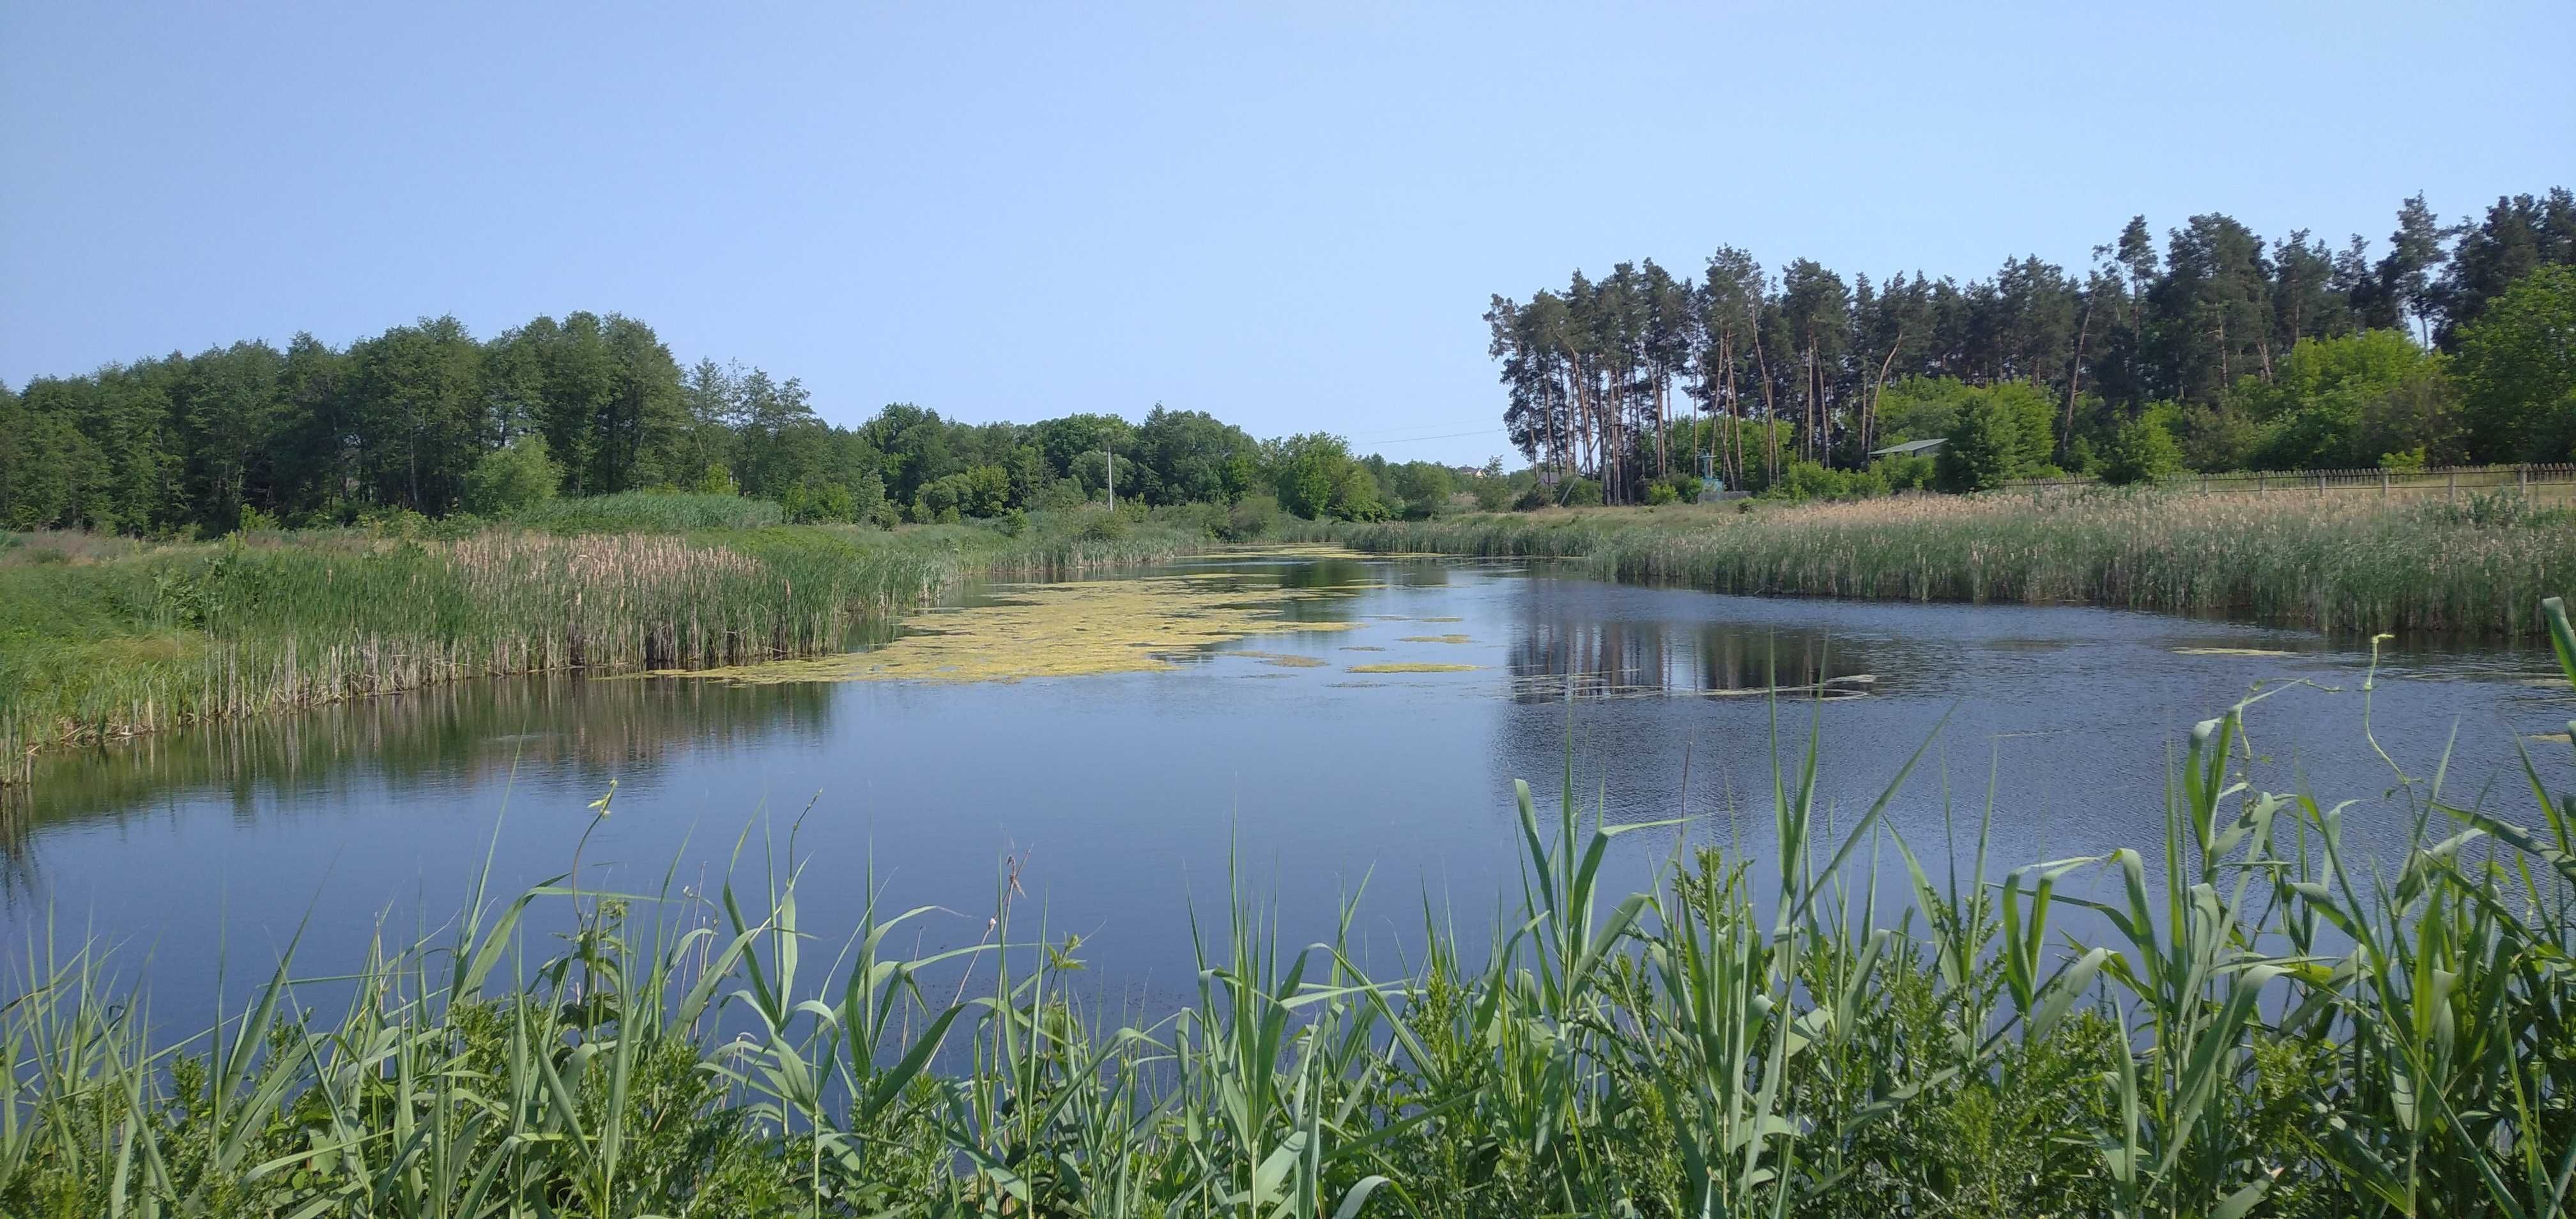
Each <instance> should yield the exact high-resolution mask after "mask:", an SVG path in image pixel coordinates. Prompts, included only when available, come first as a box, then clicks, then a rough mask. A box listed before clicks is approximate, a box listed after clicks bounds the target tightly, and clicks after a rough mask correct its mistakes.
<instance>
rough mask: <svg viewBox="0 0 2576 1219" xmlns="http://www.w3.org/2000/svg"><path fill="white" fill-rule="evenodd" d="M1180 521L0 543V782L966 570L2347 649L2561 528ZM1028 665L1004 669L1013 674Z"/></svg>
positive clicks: (2551, 514) (809, 646)
mask: <svg viewBox="0 0 2576 1219" xmlns="http://www.w3.org/2000/svg"><path fill="white" fill-rule="evenodd" d="M1240 516H1241V514H1240V513H1234V512H1229V511H1227V510H1224V509H1219V508H1215V507H1213V506H1209V505H1176V506H1167V507H1157V508H1152V509H1147V508H1145V507H1143V506H1142V505H1135V504H1130V505H1128V506H1126V507H1125V508H1124V509H1122V510H1119V511H1115V512H1113V511H1110V510H1107V509H1104V508H1101V507H1098V506H1092V507H1076V508H1071V509H1065V510H1060V511H1047V512H1038V513H1028V514H1019V515H1017V516H1014V517H1012V518H1009V519H1007V520H1005V521H1002V522H982V523H974V524H949V525H936V524H934V525H917V526H906V527H903V528H900V529H896V530H892V531H888V530H882V529H878V528H875V527H873V526H854V525H835V524H807V525H795V524H787V523H785V522H784V520H783V518H782V517H781V515H780V513H779V511H778V509H777V506H776V505H774V504H769V503H766V502H764V501H759V500H751V499H745V498H742V497H737V496H721V495H700V494H686V493H646V492H637V493H627V494H623V495H618V496H606V497H597V498H594V499H551V500H545V501H542V502H540V503H537V504H534V505H532V506H530V507H529V508H528V509H526V510H525V511H524V512H523V513H522V514H521V515H519V516H517V517H515V518H514V519H512V520H510V521H505V522H478V521H474V520H471V519H468V518H455V519H451V520H448V521H432V520H428V519H426V518H420V517H416V516H395V517H392V518H389V519H387V520H385V521H381V522H379V523H376V524H373V525H370V526H368V527H363V528H339V529H320V530H302V531H276V530H245V531H238V532H235V533H233V534H230V535H227V536H226V537H225V538H224V539H223V540H221V541H217V542H205V543H147V542H142V541H139V540H132V539H118V538H109V537H101V536H98V535H93V534H80V533H58V534H31V535H16V536H14V537H13V536H10V535H0V539H5V540H0V643H5V644H6V646H0V763H5V764H0V786H10V785H14V784H15V783H17V782H18V781H21V780H23V779H24V778H25V777H26V774H27V772H28V770H29V769H31V768H32V759H33V757H34V755H35V754H36V753H37V752H38V751H40V750H43V749H47V748H52V747H56V746H63V745H82V744H96V743H100V742H107V741H115V740H121V739H125V738H129V737H132V736H136V735H139V734H143V733H148V732H154V731H159V730H162V729H166V728H170V727H175V726H179V725H184V724H191V723H200V722H205V721H209V720H217V719H228V718H239V717H244V716H252V715H261V714H267V713H271V712H281V711H292V710H296V709H301V708H307V707H313V706H319V705H323V704H328V703H333V702H339V701H344V700H347V699H353V698H365V697H372V696H377V695H384V694H393V693H399V692H402V691H406V690H413V689H418V688H421V687H424V686H427V685H431V684H435V683H439V682H445V681H453V680H459V679H463V678H472V677H490V676H503V675H511V674H524V673H543V672H558V671H580V672H587V673H592V674H597V675H615V674H627V673H638V672H650V671H693V670H719V669H721V670H728V671H739V670H741V668H742V667H744V666H750V665H757V664H761V663H766V662H774V661H781V660H799V659H807V660H810V659H814V658H819V657H829V656H831V655H834V654H837V653H843V652H847V651H849V650H850V649H852V648H853V647H856V646H858V645H860V644H862V643H865V642H868V641H869V640H871V639H873V638H875V637H876V636H877V635H880V634H882V633H883V632H885V631H887V630H889V629H890V623H891V619H892V618H893V616H895V615H898V614H901V613H903V612H905V611H907V610H909V609H911V608H913V607H915V606H917V605H919V604H921V603H922V602H924V601H927V600H928V599H930V598H931V597H933V596H935V595H936V594H937V593H938V591H939V590H940V589H942V588H944V587H946V586H948V585H949V584H951V583H952V582H954V581H956V580H957V579H959V578H960V577H962V576H966V575H970V574H992V575H1014V574H1019V575H1031V576H1036V577H1040V578H1045V577H1050V576H1057V575H1063V574H1068V573H1071V572H1075V571H1080V570H1083V569H1086V568H1094V567H1101V566H1110V565H1120V564H1141V563H1149V562H1154V561H1159V560H1165V559H1171V558H1175V557H1178V556H1181V555H1184V554H1188V553H1191V552H1193V551H1198V550H1201V549H1204V548H1207V547H1210V546H1215V545H1220V544H1246V543H1252V542H1256V541H1259V540H1264V539H1266V540H1269V541H1271V542H1275V543H1290V544H1301V543H1325V544H1330V545H1334V546H1340V547H1344V548H1347V549H1349V550H1351V551H1354V552H1361V553H1381V554H1383V553H1407V554H1444V555H1460V556H1511V557H1530V558H1561V559H1569V560H1574V561H1577V562H1580V563H1582V564H1584V565H1585V567H1586V570H1588V571H1589V572H1590V573H1591V574H1593V575H1595V576H1598V577H1600V578H1604V579H1612V580H1621V581H1632V582H1641V583H1670V584H1678V585H1684V586H1688V587H1692V588H1698V589H1703V590H1707V591H1711V592H1720V593H1736V594H1751V595H1796V596H1815V597H1840V598H1859V599H1876V600H1890V601H1917V602H1965V603H1974V604H1988V603H2023V604H2059V603H2069V602H2073V603H2083V604H2090V605H2099V606H2105V607H2110V608H2120V609H2135V610H2147V611H2153V612H2162V613H2172V614H2180V615H2194V616H2204V617H2229V618H2237V619H2244V620H2251V621H2254V622H2258V623H2262V624H2265V625H2272V626H2284V627H2298V628H2306V629H2312V630H2317V631H2320V632H2323V633H2325V634H2328V635H2331V636H2341V637H2344V638H2347V639H2349V638H2355V637H2360V636H2364V635H2368V634H2372V633H2378V632H2419V631H2423V632H2442V633H2451V634H2459V635H2470V636H2479V637H2486V638H2500V639H2517V638H2527V637H2531V636H2533V635H2535V634H2536V633H2537V632H2539V631H2540V630H2542V629H2543V628H2542V624H2541V622H2540V618H2539V615H2538V614H2537V613H2536V612H2534V611H2533V610H2532V609H2531V608H2530V607H2531V606H2533V605H2536V604H2538V603H2539V601H2540V599H2541V598H2543V597H2546V596H2551V595H2556V594H2558V593H2561V592H2563V591H2565V586H2566V581H2567V580H2568V579H2569V578H2570V574H2571V573H2576V511H2571V510H2570V509H2569V508H2566V507H2535V506H2532V505H2531V504H2529V503H2527V502H2526V501H2524V500H2522V499H2521V498H2519V497H2515V496H2510V495H2504V494H2494V495H2482V496H2473V497H2471V498H2470V499H2468V500H2467V501H2465V502H2461V503H2452V502H2435V501H2420V502H2401V503H2396V504H2385V503H2380V502H2377V501H2375V500H2371V499H2365V498H2364V497H2333V496H2327V497H2317V498H2313V499H2312V498H2306V497H2293V496H2282V497H2277V498H2257V497H2249V496H2230V495H2202V494H2195V493H2191V492H2188V491H2176V490H2160V489H2154V488H2085V489H2074V490H2064V489H2046V490H2036V491H2021V492H1989V493H1986V494H1982V495H1977V496H1965V497H1962V496H1931V495H1907V496H1896V497H1888V498H1880V499H1873V500H1863V501H1856V502H1846V503H1808V504H1788V503H1773V502H1759V503H1755V504H1750V505H1747V504H1742V503H1737V504H1710V505H1667V506H1663V507H1649V508H1596V509H1555V510H1542V511H1536V512H1515V513H1508V514H1483V513H1476V514H1465V515H1450V516H1442V517H1437V518H1434V519H1430V520H1418V521H1381V522H1346V521H1331V520H1316V521H1308V520H1303V519H1298V518H1294V517H1289V516H1286V515H1283V514H1264V515H1262V516H1260V517H1259V518H1258V519H1257V520H1256V521H1254V522H1252V523H1251V524H1249V525H1247V524H1246V523H1245V522H1244V521H1242V520H1240V519H1238V518H1239V517H1240ZM1042 668H1043V666H1040V667H1039V668H1033V669H1031V670H1030V671H1032V672H1035V671H1041V669H1042Z"/></svg>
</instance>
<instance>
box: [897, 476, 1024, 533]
mask: <svg viewBox="0 0 2576 1219" xmlns="http://www.w3.org/2000/svg"><path fill="white" fill-rule="evenodd" d="M1010 502H1011V478H1010V473H1009V472H1008V471H1006V470H1004V469H1002V468H1001V467H1000V466H976V467H974V468H973V469H970V470H965V471H962V472H960V473H956V474H950V475H947V476H945V477H943V478H939V479H936V480H934V481H932V482H929V483H926V484H924V485H923V486H922V488H921V491H920V494H919V497H918V498H917V499H916V501H915V503H914V512H915V519H917V520H955V519H957V518H958V517H960V516H969V517H987V516H1000V515H1001V514H1002V513H1003V511H1004V510H1005V509H1007V508H1008V507H1009V506H1010Z"/></svg>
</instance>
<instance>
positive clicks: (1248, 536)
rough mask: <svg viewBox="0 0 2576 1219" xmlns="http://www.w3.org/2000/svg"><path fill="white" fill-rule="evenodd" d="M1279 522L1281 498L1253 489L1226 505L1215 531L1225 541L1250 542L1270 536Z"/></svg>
mask: <svg viewBox="0 0 2576 1219" xmlns="http://www.w3.org/2000/svg"><path fill="white" fill-rule="evenodd" d="M1278 523H1279V500H1278V499H1277V497H1275V496H1272V495H1271V494H1270V493H1269V492H1266V491H1253V492H1249V493H1247V494H1245V495H1244V497H1243V498H1241V499H1238V500H1236V501H1234V502H1233V503H1232V504H1229V505H1227V506H1226V510H1225V516H1224V518H1223V520H1221V521H1220V522H1219V523H1218V524H1217V525H1216V527H1215V528H1214V530H1213V532H1214V533H1215V535H1216V536H1217V537H1218V538H1219V539H1221V540H1224V541H1228V542H1249V541H1253V540H1256V539H1259V538H1264V537H1268V536H1269V535H1270V531H1271V529H1273V528H1274V527H1276V526H1277V525H1278Z"/></svg>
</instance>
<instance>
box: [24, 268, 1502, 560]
mask: <svg viewBox="0 0 2576 1219" xmlns="http://www.w3.org/2000/svg"><path fill="white" fill-rule="evenodd" d="M1492 473H1493V474H1494V475H1495V476H1496V477H1497V479H1499V473H1500V471H1499V469H1498V468H1497V469H1495V470H1494V471H1492ZM1483 477H1484V475H1483V474H1482V473H1477V474H1475V475H1474V476H1473V477H1469V476H1468V474H1467V472H1462V471H1456V470H1452V469H1450V468H1449V467H1445V466H1441V465H1438V464H1436V463H1428V462H1388V461H1387V460H1385V459H1384V458H1383V457H1374V456H1372V457H1360V456H1357V455H1354V454H1353V453H1351V452H1350V450H1349V448H1348V446H1347V445H1346V444H1345V443H1344V442H1343V441H1341V440H1340V439H1339V438H1337V437H1333V436H1329V435H1325V434H1321V433H1316V434H1309V435H1299V436H1290V437H1284V438H1278V439H1271V440H1255V439H1254V438H1253V437H1252V436H1251V435H1249V434H1248V433H1246V432H1245V431H1244V430H1243V429H1242V428H1240V427H1237V426H1234V425H1232V424H1229V423H1225V422H1223V421H1221V420H1219V419H1217V418H1215V417H1214V416H1211V415H1209V414H1207V413H1205V412H1202V411H1185V410H1167V409H1164V408H1163V407H1161V406H1159V405H1157V406H1156V407H1155V408H1154V409H1153V410H1151V411H1150V412H1149V413H1147V414H1146V416H1145V417H1144V419H1143V420H1142V421H1140V422H1134V423H1131V422H1129V421H1127V420H1126V419H1123V418H1121V417H1119V416H1117V415H1110V414H1073V415H1066V416H1063V417H1059V418H1053V419H1046V420H1042V421H1039V422H1036V423H1028V424H1022V423H986V424H969V423H964V422H960V421H957V420H953V419H944V418H942V417H941V416H940V415H939V414H938V413H937V412H935V411H931V410H926V409H923V408H921V407H918V406H914V405H910V404H905V403H897V404H893V405H889V406H886V407H884V408H883V409H882V410H880V411H879V412H878V413H877V414H876V415H875V416H874V417H872V418H870V419H868V420H867V421H866V422H864V423H861V424H858V425H856V426H851V427H843V426H835V425H833V424H830V423H827V422H826V421H824V420H823V419H822V418H820V417H819V416H818V415H817V413H816V411H815V408H814V403H813V400H812V396H811V394H810V393H809V392H808V391H807V390H806V388H805V386H804V385H803V384H801V383H800V382H799V381H797V380H796V379H795V378H793V377H789V378H785V379H780V378H778V377H774V376H772V375H771V374H770V373H768V372H767V371H765V370H762V369H759V368H745V367H742V366H740V365H738V364H720V363H718V362H716V361H713V360H701V361H699V362H697V363H696V364H694V365H691V366H689V367H686V368H683V367H682V366H681V365H680V364H679V363H678V362H677V361H676V360H675V359H674V358H673V357H672V354H671V351H670V348H669V347H668V346H667V345H665V344H664V343H663V342H662V340H661V339H660V338H659V337H658V336H657V335H656V334H655V333H654V331H653V329H652V327H650V326H648V325H646V324H645V323H643V322H641V321H637V320H635V319H633V318H627V317H622V316H619V315H617V314H613V313H610V314H593V313H573V314H570V315H568V316H566V317H563V318H561V319H560V320H558V319H556V318H552V317H539V318H537V319H535V320H533V321H530V322H529V323H527V324H526V325H523V326H518V327H514V328H512V329H509V330H506V331H503V332H502V333H501V334H499V335H498V336H496V337H494V338H491V339H489V340H477V339H475V338H474V337H473V336H472V335H470V334H468V333H467V331H466V328H465V327H464V326H463V325H462V324H461V323H459V322H458V321H457V320H456V319H455V318H453V317H442V318H435V319H424V320H422V321H420V322H418V323H416V324H413V325H408V326H396V327H393V328H392V329H389V330H386V331H385V332H384V333H382V334H379V335H375V336H373V337H370V338H364V339H360V340H357V341H355V342H352V343H350V344H348V345H347V346H345V347H339V348H334V347H332V346H329V345H327V344H325V343H322V342H321V341H319V340H317V339H315V338H313V337H312V336H311V335H309V334H298V335H297V336H295V338H294V339H293V340H291V341H290V342H288V343H287V345H286V347H285V349H284V350H282V351H281V350H279V349H278V348H276V347H274V346H271V345H270V344H268V343H264V342H259V341H245V342H238V343H234V344H232V345H230V346H227V347H220V348H214V349H210V350H207V351H204V352H200V353H198V354H196V355H193V356H190V355H180V354H172V355H169V356H166V357H162V358H159V359H151V360H140V361H136V362H133V363H128V364H117V365H111V366H108V367H106V368H102V369H100V370H98V371H97V372H94V373H91V374H89V375H86V376H76V377H40V378H37V379H35V380H34V381H32V382H30V383H29V384H28V385H26V386H25V387H23V388H22V389H20V390H17V391H15V392H12V391H11V390H9V389H8V387H6V386H0V525H4V526H6V527H9V528H15V529H39V528H89V529H98V530H108V531H122V532H128V533H138V534H140V533H157V532H168V531H174V530H183V529H201V530H224V529H230V528H234V527H237V526H238V525H239V524H240V523H241V522H242V521H244V520H252V521H259V522H267V521H271V520H274V521H278V522H281V523H286V524H293V525H313V524H327V523H333V522H347V521H351V520H355V519H358V518H359V517H361V516H364V515H367V514H369V513H371V512H378V511H384V510H389V509H405V510H410V511H415V512H420V513H423V514H426V515H431V516H438V515H445V514H449V513H453V512H457V511H471V512H476V513H481V514H485V515H494V514H501V513H506V512H508V511H510V510H512V509H513V508H516V507H519V506H523V505H524V504H526V503H527V502H528V501H530V500H533V499H538V498H546V497H552V496H556V495H566V496H581V495H604V494H614V493H617V492H623V491H635V490H654V489H663V490H681V491H695V492H713V493H725V494H741V495H748V496H756V497H760V498H765V499H770V500H774V501H777V502H779V503H780V504H782V505H784V506H785V507H786V509H787V515H788V516H789V518H790V519H793V520H798V521H858V522H873V523H877V524H881V525H886V526H892V525H894V524H896V523H898V522H901V521H906V520H910V521H939V520H958V519H964V518H970V517H996V516H1001V515H1004V514H1006V513H1009V512H1013V511H1018V510H1024V509H1029V508H1048V507H1065V506H1070V505H1076V504H1081V503H1084V502H1086V501H1090V502H1103V503H1106V502H1108V501H1110V500H1111V499H1112V498H1113V497H1114V498H1115V499H1117V500H1118V501H1121V502H1126V503H1141V504H1149V505H1152V504H1179V503H1219V504H1227V505H1237V504H1241V503H1243V502H1244V501H1246V500H1247V499H1250V500H1253V501H1255V502H1254V503H1253V504H1252V505H1251V506H1250V507H1251V510H1252V511H1253V512H1254V513H1255V514H1256V515H1257V514H1258V512H1260V511H1266V510H1272V509H1271V505H1272V504H1273V503H1275V505H1276V507H1277V508H1278V509H1284V510H1287V511H1291V512H1296V513H1298V514H1300V515H1305V516H1341V517H1346V518H1358V519H1368V518H1375V517H1381V516H1388V515H1402V514H1406V513H1414V514H1423V513H1428V512H1431V511H1435V510H1438V509H1439V508H1440V507H1441V506H1443V505H1445V504H1446V503H1447V501H1448V500H1449V499H1450V497H1452V496H1453V495H1455V494H1457V493H1458V492H1459V491H1461V490H1463V489H1467V488H1466V485H1465V484H1466V483H1469V482H1472V481H1476V480H1477V479H1481V478H1483ZM1488 498H1491V493H1490V492H1489V493H1488Z"/></svg>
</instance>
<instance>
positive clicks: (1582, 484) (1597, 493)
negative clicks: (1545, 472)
mask: <svg viewBox="0 0 2576 1219" xmlns="http://www.w3.org/2000/svg"><path fill="white" fill-rule="evenodd" d="M1558 502H1560V503H1563V504H1564V505H1565V506H1566V507H1568V508H1598V507H1600V506H1601V484H1599V483H1597V482H1594V481H1592V480H1591V479H1588V478H1578V479H1575V480H1574V481H1573V482H1570V483H1567V484H1566V485H1565V494H1564V496H1563V498H1562V499H1560V500H1559V501H1558Z"/></svg>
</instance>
